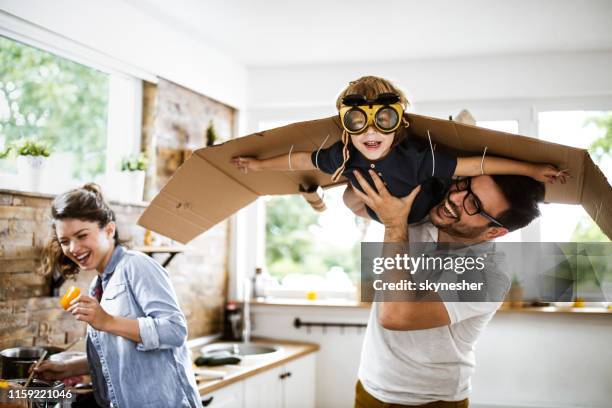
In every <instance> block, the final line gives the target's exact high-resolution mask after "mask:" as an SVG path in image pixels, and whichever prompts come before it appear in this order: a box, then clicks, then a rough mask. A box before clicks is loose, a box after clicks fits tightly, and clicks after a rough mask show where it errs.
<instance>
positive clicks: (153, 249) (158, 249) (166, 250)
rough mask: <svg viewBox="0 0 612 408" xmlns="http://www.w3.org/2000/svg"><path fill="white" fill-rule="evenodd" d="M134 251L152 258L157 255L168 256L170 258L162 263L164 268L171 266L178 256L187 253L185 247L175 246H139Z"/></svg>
mask: <svg viewBox="0 0 612 408" xmlns="http://www.w3.org/2000/svg"><path fill="white" fill-rule="evenodd" d="M132 249H133V250H134V251H140V252H143V253H145V254H147V255H149V256H150V257H151V258H153V255H155V254H168V257H167V258H166V259H165V260H164V262H163V263H162V266H163V267H164V268H165V267H166V266H168V265H169V264H170V261H172V259H174V257H175V256H176V254H180V253H182V252H185V247H184V246H178V245H175V246H139V247H134V248H132Z"/></svg>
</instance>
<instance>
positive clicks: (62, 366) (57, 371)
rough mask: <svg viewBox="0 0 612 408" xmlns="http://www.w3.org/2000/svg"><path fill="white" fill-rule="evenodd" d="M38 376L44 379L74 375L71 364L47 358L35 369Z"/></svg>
mask: <svg viewBox="0 0 612 408" xmlns="http://www.w3.org/2000/svg"><path fill="white" fill-rule="evenodd" d="M34 373H35V375H36V377H38V378H41V379H43V380H63V379H64V378H68V377H72V375H73V374H72V371H71V370H70V366H69V365H68V364H66V363H65V362H63V361H49V360H45V361H43V362H42V363H40V365H39V366H38V368H35V369H34Z"/></svg>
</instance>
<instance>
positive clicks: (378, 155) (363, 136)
mask: <svg viewBox="0 0 612 408" xmlns="http://www.w3.org/2000/svg"><path fill="white" fill-rule="evenodd" d="M394 135H395V132H393V133H381V132H379V131H378V130H377V129H376V128H375V127H374V126H368V128H367V129H366V130H365V132H363V133H360V134H358V135H351V143H353V146H355V148H356V149H357V150H359V152H360V153H361V154H363V155H364V156H365V157H366V158H367V159H368V160H378V159H382V158H383V157H385V156H386V155H387V153H389V150H391V145H392V144H393V138H394Z"/></svg>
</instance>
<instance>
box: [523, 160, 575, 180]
mask: <svg viewBox="0 0 612 408" xmlns="http://www.w3.org/2000/svg"><path fill="white" fill-rule="evenodd" d="M532 166H533V168H532V170H531V177H532V178H534V179H536V180H538V181H541V182H542V183H551V184H554V183H555V182H556V181H557V180H559V181H560V182H561V184H565V183H566V182H567V179H568V178H569V177H570V175H569V173H568V172H567V170H559V169H558V168H556V167H555V166H553V165H552V164H533V165H532Z"/></svg>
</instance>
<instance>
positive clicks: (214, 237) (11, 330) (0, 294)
mask: <svg viewBox="0 0 612 408" xmlns="http://www.w3.org/2000/svg"><path fill="white" fill-rule="evenodd" d="M52 199H53V197H52V196H46V195H33V194H28V193H18V192H12V191H2V190H0V349H4V348H8V347H14V346H27V345H36V344H58V345H61V344H65V343H68V342H70V341H72V340H73V339H75V338H78V337H81V336H83V335H84V333H85V324H84V323H80V322H77V321H76V320H75V319H74V318H73V317H72V315H70V314H69V313H67V312H65V311H63V310H62V309H61V308H60V306H59V304H58V300H59V298H57V297H52V296H50V294H51V282H50V279H49V278H44V277H42V276H40V275H38V274H37V273H36V268H37V267H38V265H39V261H40V259H39V258H40V251H41V248H42V245H43V243H44V242H46V240H47V238H48V234H49V232H50V230H49V227H48V225H49V223H48V214H49V205H50V203H51V200H52ZM113 210H114V211H115V213H116V215H117V225H118V228H119V233H120V236H121V238H122V239H127V240H130V242H131V243H133V244H134V245H142V239H143V236H144V230H143V229H142V228H141V227H139V226H137V225H136V220H137V219H138V216H139V215H140V213H141V212H142V210H143V207H141V206H135V205H124V204H113ZM226 242H227V225H219V226H217V227H215V228H213V229H212V230H210V231H209V232H207V233H206V234H204V235H202V236H201V237H199V238H198V239H196V240H194V241H193V242H192V243H190V244H189V246H188V248H187V251H186V252H185V253H182V254H178V255H177V256H176V257H175V258H174V259H173V261H172V262H171V264H170V265H169V266H168V268H167V269H168V271H169V274H170V276H171V280H172V283H173V285H174V288H175V290H176V292H177V295H178V298H179V302H180V305H181V308H182V309H183V311H184V312H185V314H186V316H187V321H188V325H189V337H190V338H193V337H198V336H202V335H206V334H211V333H215V332H218V331H219V330H220V321H221V313H222V306H223V303H224V300H225V293H226V257H227V249H226V248H227V245H226ZM159 256H160V258H159V259H160V260H162V261H163V257H162V256H161V255H159ZM94 276H95V271H84V272H82V273H80V274H79V276H78V278H77V280H76V283H75V282H74V281H68V282H66V283H64V285H63V287H62V288H60V292H61V293H63V292H64V291H65V290H66V287H67V286H70V285H73V284H76V285H77V286H79V287H80V288H81V289H82V290H85V289H87V288H88V287H89V283H90V282H91V279H92V278H93V277H94Z"/></svg>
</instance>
